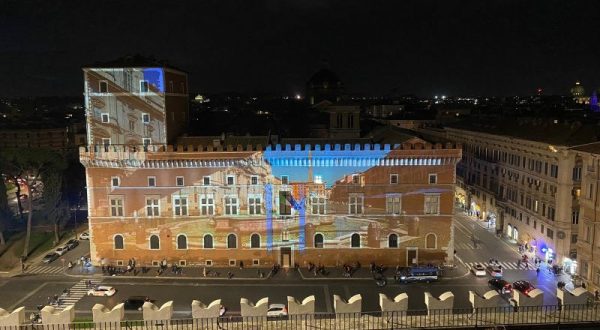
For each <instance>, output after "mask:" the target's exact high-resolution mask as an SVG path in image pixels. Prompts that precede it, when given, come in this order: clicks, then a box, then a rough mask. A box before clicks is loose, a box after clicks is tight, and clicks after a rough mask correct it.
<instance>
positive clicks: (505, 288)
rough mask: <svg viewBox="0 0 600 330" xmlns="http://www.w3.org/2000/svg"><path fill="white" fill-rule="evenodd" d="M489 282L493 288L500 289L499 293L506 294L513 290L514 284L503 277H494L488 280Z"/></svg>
mask: <svg viewBox="0 0 600 330" xmlns="http://www.w3.org/2000/svg"><path fill="white" fill-rule="evenodd" d="M488 284H489V285H490V287H491V288H493V289H494V290H496V291H498V293H499V294H506V293H511V292H512V285H511V284H510V283H509V282H507V281H505V280H503V279H501V278H493V279H491V280H489V281H488Z"/></svg>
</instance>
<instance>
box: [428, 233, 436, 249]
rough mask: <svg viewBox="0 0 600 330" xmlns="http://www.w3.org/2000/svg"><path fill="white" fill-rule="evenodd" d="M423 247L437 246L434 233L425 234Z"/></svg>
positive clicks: (433, 247) (434, 247) (431, 247)
mask: <svg viewBox="0 0 600 330" xmlns="http://www.w3.org/2000/svg"><path fill="white" fill-rule="evenodd" d="M425 248H426V249H436V248H437V236H435V234H434V233H429V234H427V236H425Z"/></svg>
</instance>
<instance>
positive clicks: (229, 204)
mask: <svg viewBox="0 0 600 330" xmlns="http://www.w3.org/2000/svg"><path fill="white" fill-rule="evenodd" d="M225 214H227V215H234V214H238V199H237V196H225Z"/></svg>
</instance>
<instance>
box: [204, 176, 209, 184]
mask: <svg viewBox="0 0 600 330" xmlns="http://www.w3.org/2000/svg"><path fill="white" fill-rule="evenodd" d="M207 179H208V183H206V181H207ZM202 185H203V186H210V176H203V177H202Z"/></svg>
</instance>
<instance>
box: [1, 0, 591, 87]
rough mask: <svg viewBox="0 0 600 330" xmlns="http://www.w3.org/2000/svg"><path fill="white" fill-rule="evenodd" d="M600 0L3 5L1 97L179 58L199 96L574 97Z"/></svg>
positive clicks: (20, 1)
mask: <svg viewBox="0 0 600 330" xmlns="http://www.w3.org/2000/svg"><path fill="white" fill-rule="evenodd" d="M599 37H600V1H572V0H556V1H550V0H545V1H523V0H519V1H488V0H486V1H483V0H478V1H424V0H420V1H406V0H395V1H374V0H369V1H351V0H341V1H321V0H299V1H287V0H267V1H250V0H243V1H242V0H239V1H226V0H216V1H200V0H198V1H176V0H170V1H133V0H128V1H105V0H102V1H88V0H85V1H81V0H79V1H60V0H53V1H27V0H15V1H8V0H0V77H1V78H0V95H2V96H33V95H80V94H81V93H82V92H83V83H82V73H81V66H83V65H84V64H89V63H93V62H96V61H105V60H111V59H114V58H117V57H120V56H123V55H128V54H129V55H133V54H137V53H139V54H142V55H149V56H154V57H156V58H157V59H165V60H168V61H169V62H170V63H172V64H173V65H175V66H177V67H180V68H182V69H184V70H186V71H188V72H189V74H190V78H189V79H190V83H191V90H192V91H198V92H204V93H208V92H223V91H237V92H243V93H254V92H278V93H286V94H292V93H296V92H302V91H303V88H304V84H305V82H306V80H307V79H308V78H309V77H310V75H311V74H312V73H314V72H315V71H316V70H318V69H319V68H321V67H322V66H323V63H324V61H326V62H327V63H329V67H330V68H331V69H332V70H333V71H335V72H337V73H338V74H339V76H340V78H341V79H342V81H344V83H345V85H346V89H347V90H348V91H350V92H360V93H369V94H375V95H383V94H387V93H388V92H389V91H390V90H392V89H396V91H397V92H398V93H401V94H409V93H414V94H417V95H420V96H430V95H434V94H447V95H515V94H516V95H528V94H533V92H534V90H535V88H537V87H543V88H544V93H545V94H553V93H559V94H565V93H567V92H568V90H569V88H570V87H571V86H572V85H573V83H574V82H575V80H578V79H579V80H581V81H582V84H583V85H584V86H585V87H586V89H587V90H588V91H589V90H591V89H592V88H597V87H600V38H599Z"/></svg>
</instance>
